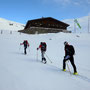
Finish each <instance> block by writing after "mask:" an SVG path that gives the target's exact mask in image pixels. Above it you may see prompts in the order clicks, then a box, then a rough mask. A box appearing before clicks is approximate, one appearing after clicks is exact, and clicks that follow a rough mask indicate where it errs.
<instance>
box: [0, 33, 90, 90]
mask: <svg viewBox="0 0 90 90" xmlns="http://www.w3.org/2000/svg"><path fill="white" fill-rule="evenodd" d="M23 40H28V41H29V43H30V47H29V48H28V49H27V53H28V54H27V55H24V54H23V46H20V43H22V42H23ZM41 41H45V42H46V43H47V51H46V55H47V56H48V57H49V58H50V60H51V61H52V62H53V63H50V61H49V59H48V58H47V57H46V58H47V64H43V63H41V62H40V61H41V52H40V50H39V51H37V50H36V48H37V47H38V46H39V44H40V42H41ZM64 41H68V42H69V44H72V45H73V46H74V47H75V50H76V54H75V56H74V57H75V64H76V66H77V70H78V74H79V75H77V76H75V75H70V73H69V72H68V68H67V72H63V71H62V70H61V69H62V62H63V56H64V45H63V42H64ZM0 43H1V45H0V90H90V55H89V54H90V35H89V34H74V33H73V34H65V33H57V34H43V35H42V34H41V35H27V34H19V33H18V32H13V33H12V34H9V33H8V32H5V33H4V34H0ZM37 56H38V57H37ZM68 65H69V68H70V71H71V72H72V73H73V69H72V66H71V64H70V62H69V63H68Z"/></svg>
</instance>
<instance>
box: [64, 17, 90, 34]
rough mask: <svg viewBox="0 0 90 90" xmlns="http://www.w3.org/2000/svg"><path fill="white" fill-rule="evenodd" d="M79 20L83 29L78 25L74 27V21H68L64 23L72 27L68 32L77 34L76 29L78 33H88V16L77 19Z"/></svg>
mask: <svg viewBox="0 0 90 90" xmlns="http://www.w3.org/2000/svg"><path fill="white" fill-rule="evenodd" d="M89 17H90V16H89ZM77 20H78V22H79V24H80V26H81V29H80V28H79V27H78V26H77V25H76V24H75V25H74V19H66V20H63V22H66V23H68V24H69V25H70V26H69V27H68V30H70V31H72V32H75V28H76V32H79V33H80V32H82V33H87V32H88V16H84V17H81V18H77ZM89 32H90V18H89Z"/></svg>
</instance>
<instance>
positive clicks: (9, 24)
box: [0, 18, 25, 31]
mask: <svg viewBox="0 0 90 90" xmlns="http://www.w3.org/2000/svg"><path fill="white" fill-rule="evenodd" d="M24 26H25V25H24V24H21V23H17V22H14V21H9V20H6V19H3V18H0V30H11V31H18V30H21V29H24Z"/></svg>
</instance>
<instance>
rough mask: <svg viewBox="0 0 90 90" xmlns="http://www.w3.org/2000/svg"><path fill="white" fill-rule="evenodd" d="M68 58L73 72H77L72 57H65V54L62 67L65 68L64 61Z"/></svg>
mask: <svg viewBox="0 0 90 90" xmlns="http://www.w3.org/2000/svg"><path fill="white" fill-rule="evenodd" d="M68 60H70V62H71V64H72V66H73V69H74V72H77V70H76V66H75V64H74V58H73V56H70V57H68V58H66V56H65V57H64V60H63V69H66V61H68Z"/></svg>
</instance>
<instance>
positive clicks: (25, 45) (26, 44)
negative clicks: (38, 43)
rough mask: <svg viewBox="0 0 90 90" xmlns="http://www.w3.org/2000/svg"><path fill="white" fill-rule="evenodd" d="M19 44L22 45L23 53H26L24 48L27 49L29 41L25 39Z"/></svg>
mask: <svg viewBox="0 0 90 90" xmlns="http://www.w3.org/2000/svg"><path fill="white" fill-rule="evenodd" d="M20 45H24V54H27V52H26V49H27V46H28V47H29V46H30V45H29V43H28V41H27V40H24V41H23V43H20Z"/></svg>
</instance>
